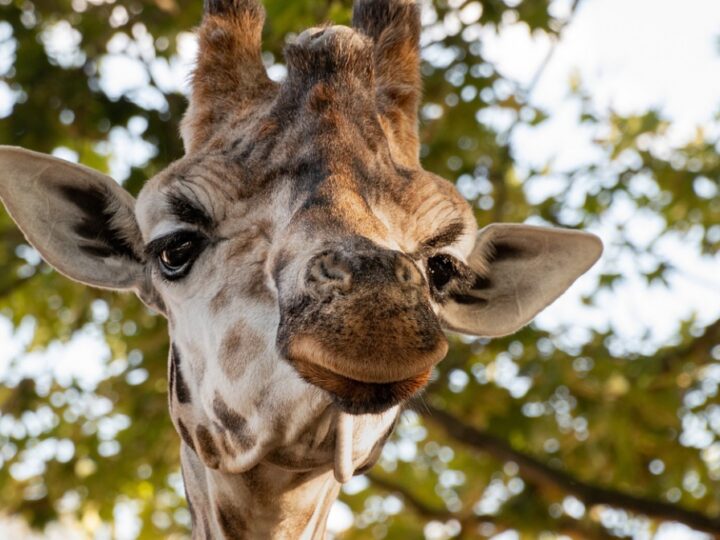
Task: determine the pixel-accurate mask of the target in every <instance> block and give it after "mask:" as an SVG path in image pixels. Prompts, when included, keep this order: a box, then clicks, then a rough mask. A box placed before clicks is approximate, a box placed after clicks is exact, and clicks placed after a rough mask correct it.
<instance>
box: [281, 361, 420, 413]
mask: <svg viewBox="0 0 720 540" xmlns="http://www.w3.org/2000/svg"><path fill="white" fill-rule="evenodd" d="M290 363H291V364H292V365H293V367H294V368H295V369H296V371H297V372H298V373H299V374H300V376H301V377H302V378H303V379H305V381H307V382H309V383H310V384H312V385H314V386H317V387H319V388H322V389H323V390H326V391H327V392H329V393H330V395H332V397H333V401H334V402H335V405H336V406H337V407H338V408H340V409H341V410H342V411H344V412H347V413H350V414H371V413H372V414H377V413H381V412H384V411H386V410H387V409H389V408H390V407H392V406H394V405H397V404H398V403H400V402H402V401H406V400H408V399H410V398H411V397H412V396H413V395H415V394H416V393H417V392H418V391H419V390H421V389H422V388H423V387H425V385H426V384H427V382H428V380H429V379H430V374H431V373H432V368H430V369H427V370H425V371H424V372H422V373H419V374H417V375H414V376H412V377H410V378H407V379H403V380H399V381H394V382H383V383H368V382H363V381H358V380H355V379H351V378H349V377H346V376H344V375H341V374H339V373H336V372H335V371H332V370H330V369H327V368H325V367H322V366H320V365H318V364H315V363H313V362H308V361H305V360H301V359H298V358H294V359H290Z"/></svg>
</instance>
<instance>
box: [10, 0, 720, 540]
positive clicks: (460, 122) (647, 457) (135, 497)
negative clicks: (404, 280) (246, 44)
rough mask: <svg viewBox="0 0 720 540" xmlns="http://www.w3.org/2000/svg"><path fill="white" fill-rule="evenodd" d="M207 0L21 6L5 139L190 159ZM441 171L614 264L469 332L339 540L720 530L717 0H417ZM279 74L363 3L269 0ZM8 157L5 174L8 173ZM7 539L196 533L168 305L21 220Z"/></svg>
mask: <svg viewBox="0 0 720 540" xmlns="http://www.w3.org/2000/svg"><path fill="white" fill-rule="evenodd" d="M201 4H202V2H200V1H199V0H196V1H189V0H0V144H13V145H20V146H24V147H26V148H29V149H33V150H37V151H42V152H48V153H53V154H55V155H57V156H60V157H62V158H65V159H68V160H72V161H79V162H81V163H84V164H86V165H89V166H92V167H95V168H98V169H100V170H102V171H106V172H109V173H110V174H112V176H113V177H114V178H116V179H117V181H118V182H120V183H122V184H123V185H124V186H125V187H126V188H127V189H128V190H130V191H131V192H133V193H137V191H138V190H139V189H140V188H141V186H142V185H143V182H144V181H145V180H146V179H147V178H149V177H151V176H153V175H154V174H155V173H157V172H158V171H160V170H161V169H163V168H164V167H165V166H166V165H168V163H170V162H171V161H173V160H175V159H177V158H178V157H180V156H181V155H182V146H181V141H180V138H179V136H178V122H179V120H180V118H181V116H182V113H183V111H184V109H185V106H186V100H185V95H186V92H187V81H188V73H189V70H190V69H191V67H192V62H193V58H194V54H195V50H196V44H195V40H194V38H193V36H192V34H191V33H190V31H191V29H192V28H193V27H194V26H196V25H197V24H198V23H199V21H200V18H201V8H202V6H201ZM422 4H423V24H424V33H423V37H422V46H423V59H424V62H423V72H424V75H425V80H426V92H425V99H424V104H423V106H422V133H423V141H424V145H423V163H424V166H425V167H426V168H427V169H429V170H431V171H433V172H436V173H438V174H441V175H443V176H444V177H446V178H448V179H451V180H453V181H454V182H456V184H457V186H458V188H459V189H460V191H461V192H462V194H463V195H464V196H466V197H467V198H468V200H470V201H471V203H472V204H473V205H474V207H475V208H476V214H477V220H478V223H479V225H480V226H483V225H486V224H488V223H490V222H494V221H505V222H511V221H514V222H528V223H533V224H550V225H559V226H564V227H573V228H581V229H584V230H590V231H593V232H595V233H596V234H599V235H600V236H601V237H602V238H603V240H604V242H605V245H606V253H605V256H604V257H603V259H602V261H601V262H600V263H599V264H598V266H597V267H596V268H595V269H594V270H593V271H592V272H591V273H590V274H588V275H586V276H585V277H583V278H582V279H581V280H580V281H579V282H578V283H577V284H576V285H575V286H573V288H572V289H571V290H570V292H569V293H568V294H567V295H566V296H565V297H563V298H562V299H561V300H560V301H558V302H557V303H556V304H554V305H553V306H552V307H550V308H548V309H547V310H546V311H545V312H544V313H543V314H542V315H541V316H540V317H539V318H538V319H537V321H536V322H535V323H534V324H533V325H531V326H530V327H528V328H526V329H524V330H522V331H521V332H520V333H518V334H516V335H514V336H512V337H509V338H505V339H499V340H495V341H492V342H488V341H486V340H476V339H473V340H470V339H466V338H464V337H462V336H454V337H452V338H451V340H452V343H453V346H452V349H451V352H450V354H449V356H448V358H447V359H446V360H445V361H444V362H443V363H442V364H441V365H440V366H439V368H438V370H437V372H436V374H435V376H434V378H433V381H432V383H431V385H430V387H429V389H428V391H427V392H426V394H425V395H424V397H423V398H422V399H421V400H418V402H417V403H416V406H415V407H414V409H413V410H411V411H408V412H406V413H405V414H404V416H403V419H402V422H401V423H400V425H399V427H398V429H397V432H396V434H395V435H394V437H393V438H392V440H391V441H390V442H389V443H388V444H387V446H386V448H385V450H384V452H383V454H382V458H381V460H380V462H379V463H378V465H377V466H376V467H375V468H374V469H372V470H371V471H370V472H369V473H368V474H366V475H364V476H360V477H356V478H355V479H353V480H352V481H351V482H350V483H349V484H347V485H346V486H345V487H344V488H343V492H342V495H341V499H340V502H338V503H337V504H336V505H335V507H334V508H333V512H332V515H331V518H330V529H331V531H332V536H333V537H335V538H338V539H348V540H349V539H365V538H371V539H372V538H378V539H379V538H390V539H414V538H418V539H422V538H426V539H430V540H441V539H447V538H494V539H503V540H513V539H525V538H527V539H547V540H549V539H556V538H557V539H560V538H562V539H568V538H570V539H585V538H587V539H603V538H633V539H658V540H660V539H662V540H668V539H677V540H680V539H683V540H685V539H706V538H720V398H719V397H718V385H720V260H719V257H718V248H719V247H720V191H719V188H720V4H719V3H718V2H717V0H686V1H684V2H677V1H672V0H484V1H483V2H477V1H466V0H442V1H439V0H436V1H433V2H430V1H424V2H423V3H422ZM265 5H266V7H267V10H268V25H267V27H266V30H265V48H266V53H265V55H264V59H265V62H266V64H267V66H268V69H269V71H270V73H271V75H272V77H273V78H276V79H281V78H282V77H283V76H284V74H285V70H284V67H283V65H282V62H283V57H282V53H281V51H282V48H283V44H284V42H285V40H286V38H287V36H290V35H292V34H293V33H297V32H299V31H301V30H303V29H304V28H305V27H307V26H311V25H315V24H316V23H318V22H319V21H324V20H334V21H336V22H339V23H347V22H348V21H349V17H350V8H351V2H350V0H342V1H339V0H326V1H319V0H293V1H292V2H287V1H281V0H266V1H265ZM0 173H1V171H0ZM0 268H1V270H0V410H1V416H0V538H8V539H16V538H17V539H21V538H36V537H37V538H62V539H69V538H78V539H83V538H97V539H105V538H117V539H128V540H129V539H134V538H143V539H154V538H175V539H180V538H187V535H188V530H189V522H190V516H189V513H188V511H187V509H186V507H185V503H184V499H183V495H182V493H183V488H182V480H181V478H180V474H179V469H178V449H179V438H178V437H177V435H176V434H175V432H174V430H173V428H172V426H171V424H170V421H169V418H168V413H167V410H166V403H167V395H166V391H167V390H166V387H167V380H166V361H167V360H166V358H167V346H168V344H167V335H166V324H165V321H164V320H163V319H162V318H160V317H157V316H155V315H153V314H152V313H150V312H148V311H147V310H146V309H145V308H144V307H143V306H141V305H140V303H139V302H138V301H137V300H136V299H135V298H134V297H130V296H123V295H113V294H109V293H105V292H101V291H94V290H91V289H89V288H87V287H83V286H79V285H76V284H74V283H72V282H70V281H69V280H67V279H65V278H63V277H61V276H59V275H58V274H57V273H55V272H53V271H51V270H50V268H48V267H47V266H46V265H45V264H44V263H43V262H42V261H41V259H40V257H39V256H38V254H37V252H36V251H34V250H33V249H32V248H30V247H29V246H28V245H26V244H25V242H24V239H23V237H22V235H21V234H20V232H19V231H18V230H17V228H16V227H15V226H14V225H13V224H12V222H11V221H10V219H9V217H8V216H7V214H6V213H5V212H4V210H3V209H0Z"/></svg>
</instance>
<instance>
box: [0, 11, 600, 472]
mask: <svg viewBox="0 0 720 540" xmlns="http://www.w3.org/2000/svg"><path fill="white" fill-rule="evenodd" d="M206 4H207V13H206V16H205V19H204V21H203V24H202V26H201V28H200V31H199V41H200V53H199V57H198V64H197V67H196V70H195V74H194V78H193V85H192V95H191V98H190V106H189V110H188V112H187V114H186V116H185V119H184V121H183V128H182V135H183V138H184V141H185V146H186V151H187V152H186V155H185V157H184V158H182V159H181V160H179V161H177V162H176V163H174V164H172V165H171V166H170V167H169V168H168V169H166V170H165V171H163V172H162V173H161V174H159V175H158V176H156V177H154V178H152V179H151V180H149V181H148V182H147V184H146V185H145V187H144V189H143V190H142V192H141V193H140V195H139V197H138V199H137V201H136V200H134V199H133V198H132V197H131V196H130V195H129V194H127V193H126V192H125V191H124V190H123V189H122V188H121V187H120V186H118V185H117V184H116V183H115V182H114V181H113V180H112V179H110V178H108V177H106V176H104V175H102V174H100V173H98V172H95V171H92V170H90V169H87V168H85V167H82V166H79V165H73V164H70V163H66V162H63V161H60V160H57V159H54V158H51V157H47V156H42V155H40V154H36V153H32V152H29V151H26V150H21V149H17V148H9V147H5V148H3V149H2V150H0V197H1V198H2V200H3V202H4V203H5V205H6V207H7V208H8V210H9V212H10V214H11V215H12V217H13V218H14V219H15V220H16V222H17V223H18V225H19V226H20V228H21V229H22V230H23V231H24V233H25V234H26V236H27V238H28V240H29V241H30V243H32V244H33V245H34V246H35V247H36V248H37V249H38V250H39V251H40V253H41V254H42V255H43V256H44V258H45V259H46V260H47V261H48V262H49V263H50V264H51V265H53V266H54V267H55V268H57V269H58V270H59V271H60V272H62V273H63V274H65V275H67V276H69V277H70V278H73V279H75V280H78V281H81V282H83V283H87V284H89V285H92V286H97V287H103V288H109V289H118V290H132V291H134V292H135V293H136V294H138V296H139V297H140V298H141V299H142V300H143V301H144V302H145V303H146V304H148V305H149V306H152V307H153V308H155V309H156V310H158V311H159V312H162V313H163V314H165V315H166V316H167V318H168V320H169V321H170V332H171V339H172V347H171V362H170V372H169V377H170V383H171V400H170V401H171V411H172V414H173V419H174V421H175V425H176V427H177V428H178V431H179V432H180V434H181V435H182V437H183V439H184V441H185V442H186V444H187V445H188V447H190V448H192V449H195V450H196V451H197V453H198V455H200V457H201V458H202V459H203V461H204V462H205V464H206V465H208V466H210V467H215V468H217V467H223V468H225V469H228V470H236V471H237V470H246V469H247V467H248V466H249V464H252V463H255V462H257V460H259V459H261V458H262V457H263V456H267V455H272V452H273V449H274V448H277V447H289V445H290V446H291V445H292V444H294V443H295V442H297V441H298V440H300V439H302V437H303V433H307V432H308V425H309V424H310V423H313V422H314V424H313V425H314V426H315V428H316V429H315V430H314V431H312V430H311V431H312V433H313V434H314V435H313V437H314V438H312V440H307V441H305V442H304V443H303V444H302V445H301V447H299V448H300V450H298V455H299V454H303V455H304V456H306V457H305V458H303V459H304V460H305V461H303V466H307V465H308V464H307V460H308V459H309V458H307V448H308V447H313V448H315V449H316V450H318V449H321V448H322V447H323V444H325V443H324V441H325V442H326V439H325V438H323V436H319V435H317V434H318V433H329V432H330V431H331V429H330V427H329V426H330V423H331V422H330V420H328V418H329V417H327V415H326V414H325V411H328V410H330V409H332V407H330V405H331V404H334V405H335V406H336V407H337V408H339V409H340V410H342V411H344V412H346V413H352V414H358V415H366V416H367V415H369V414H375V413H382V412H384V411H388V410H394V407H395V406H397V405H398V404H400V403H402V402H403V401H405V400H407V399H408V398H410V397H411V396H412V395H414V394H415V393H416V392H417V391H418V390H420V389H421V388H422V387H423V386H424V385H425V384H426V382H427V381H428V379H429V376H430V373H431V370H432V368H433V366H434V365H435V364H437V363H438V362H439V361H440V360H442V358H443V357H444V356H445V354H446V352H447V342H446V339H445V337H444V334H443V330H444V329H447V330H454V331H459V332H463V333H467V334H473V335H478V336H489V337H492V336H501V335H506V334H509V333H512V332H514V331H515V330H517V329H519V328H520V327H522V326H523V325H525V324H527V323H528V322H529V321H530V320H531V319H532V318H533V317H534V316H535V315H536V314H537V313H538V312H539V311H540V310H541V309H543V308H544V307H545V306H547V305H548V304H549V303H550V302H552V301H553V300H554V299H556V298H557V297H558V296H559V295H560V294H561V293H562V292H563V291H564V290H565V289H566V288H567V287H568V286H569V285H570V284H571V283H572V282H573V281H574V280H575V279H576V278H577V277H578V276H580V275H581V274H582V273H584V272H585V271H586V270H587V269H588V268H590V266H591V265H592V264H593V263H594V262H595V261H596V260H597V258H598V257H599V255H600V253H601V250H602V246H601V243H600V241H599V240H598V239H597V238H596V237H595V236H592V235H590V234H586V233H581V232H576V231H568V230H559V229H547V228H536V227H530V226H525V225H505V224H497V225H492V226H490V227H487V228H485V229H483V230H481V231H478V230H477V225H476V222H475V219H474V216H473V212H472V210H471V207H470V206H469V204H468V203H467V202H466V201H465V200H464V199H463V198H462V197H461V196H460V195H459V193H458V192H457V191H456V189H455V188H454V186H453V185H452V184H451V183H449V182H447V181H446V180H444V179H442V178H439V177H437V176H436V175H434V174H432V173H430V172H427V171H425V170H423V168H422V167H421V165H420V163H419V159H418V155H419V143H418V135H417V108H418V103H419V99H420V80H419V69H418V64H419V54H418V39H419V30H420V24H419V16H418V8H417V6H416V5H415V3H414V2H412V1H408V0H359V1H357V2H356V5H355V13H354V18H353V26H354V28H352V29H351V28H347V27H340V26H328V27H322V28H314V29H311V30H308V31H306V32H304V33H303V34H301V35H300V36H299V37H298V38H297V39H296V40H295V42H294V43H292V44H290V45H289V46H288V47H287V49H286V60H287V67H288V76H287V79H286V80H285V81H283V82H282V83H274V82H272V81H271V80H270V79H269V78H268V76H267V74H266V72H265V69H264V67H263V64H262V61H261V58H260V50H261V49H260V34H261V28H262V24H263V19H264V15H263V10H262V9H261V7H260V6H259V4H257V3H256V2H255V1H251V0H210V1H209V2H207V3H206ZM393 414H394V413H393ZM310 419H312V422H311V421H310ZM387 428H388V424H387V422H385V423H384V424H383V426H382V428H381V429H378V434H377V436H376V437H374V438H372V437H371V438H370V440H371V442H372V443H373V444H374V443H375V442H376V441H377V440H378V439H379V438H380V437H381V436H382V434H383V433H384V432H386V431H387ZM368 429H370V428H368ZM313 445H314V446H313ZM371 446H372V445H371ZM326 450H327V449H326ZM330 450H332V449H330ZM330 450H328V451H330ZM367 450H368V452H369V448H368V449H367ZM318 452H320V450H318ZM368 452H366V454H367V453H368ZM291 454H292V452H286V453H285V454H283V455H282V456H275V459H277V460H278V461H283V462H285V463H289V462H292V461H293V459H294V458H293V456H292V455H291ZM320 454H322V452H320ZM322 456H324V457H320V458H318V459H319V460H320V461H322V460H325V459H326V457H327V456H325V455H324V454H322ZM297 459H298V460H300V458H297ZM296 465H297V463H296Z"/></svg>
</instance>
